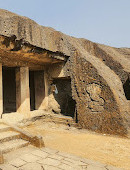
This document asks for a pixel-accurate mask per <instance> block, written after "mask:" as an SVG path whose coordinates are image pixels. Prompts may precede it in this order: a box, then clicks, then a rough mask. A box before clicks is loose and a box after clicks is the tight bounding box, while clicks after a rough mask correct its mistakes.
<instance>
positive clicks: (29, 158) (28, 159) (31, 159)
mask: <svg viewBox="0 0 130 170" xmlns="http://www.w3.org/2000/svg"><path fill="white" fill-rule="evenodd" d="M20 159H22V160H24V161H26V162H36V161H38V160H40V159H41V158H40V157H38V156H35V155H33V154H25V155H23V156H21V157H20Z"/></svg>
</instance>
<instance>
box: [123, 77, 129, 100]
mask: <svg viewBox="0 0 130 170" xmlns="http://www.w3.org/2000/svg"><path fill="white" fill-rule="evenodd" d="M123 88H124V92H125V96H126V99H127V100H130V78H128V79H127V80H126V82H125V83H124V85H123Z"/></svg>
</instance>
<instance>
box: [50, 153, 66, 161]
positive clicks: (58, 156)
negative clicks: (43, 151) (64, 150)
mask: <svg viewBox="0 0 130 170" xmlns="http://www.w3.org/2000/svg"><path fill="white" fill-rule="evenodd" d="M48 157H49V158H52V159H57V160H63V159H64V157H63V156H60V155H58V154H53V155H49V156H48Z"/></svg>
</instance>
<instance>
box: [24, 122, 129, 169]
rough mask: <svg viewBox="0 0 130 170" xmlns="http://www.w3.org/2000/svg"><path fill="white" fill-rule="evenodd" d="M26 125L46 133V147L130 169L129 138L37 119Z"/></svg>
mask: <svg viewBox="0 0 130 170" xmlns="http://www.w3.org/2000/svg"><path fill="white" fill-rule="evenodd" d="M24 129H26V130H28V131H29V132H31V133H33V134H37V135H41V136H43V140H44V142H45V146H46V147H50V148H53V149H56V150H59V151H63V152H67V153H71V154H74V155H77V156H81V157H83V158H87V159H91V160H96V161H100V162H102V163H105V164H110V165H113V166H116V167H119V168H123V169H127V170H128V169H130V140H129V139H127V138H121V137H117V136H109V135H106V134H97V133H93V132H90V131H87V130H79V129H76V128H73V127H67V126H65V125H60V124H55V123H49V122H48V123H45V122H42V120H38V121H36V122H35V123H33V124H30V125H28V126H27V127H25V128H24Z"/></svg>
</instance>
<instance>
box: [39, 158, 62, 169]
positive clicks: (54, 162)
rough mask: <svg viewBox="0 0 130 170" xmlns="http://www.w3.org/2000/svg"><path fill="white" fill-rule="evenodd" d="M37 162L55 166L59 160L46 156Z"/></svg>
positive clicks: (58, 163)
mask: <svg viewBox="0 0 130 170" xmlns="http://www.w3.org/2000/svg"><path fill="white" fill-rule="evenodd" d="M37 162H38V163H40V164H43V165H51V166H54V167H57V166H58V165H60V163H61V162H60V161H59V160H56V159H51V158H46V159H43V160H39V161H37Z"/></svg>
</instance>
